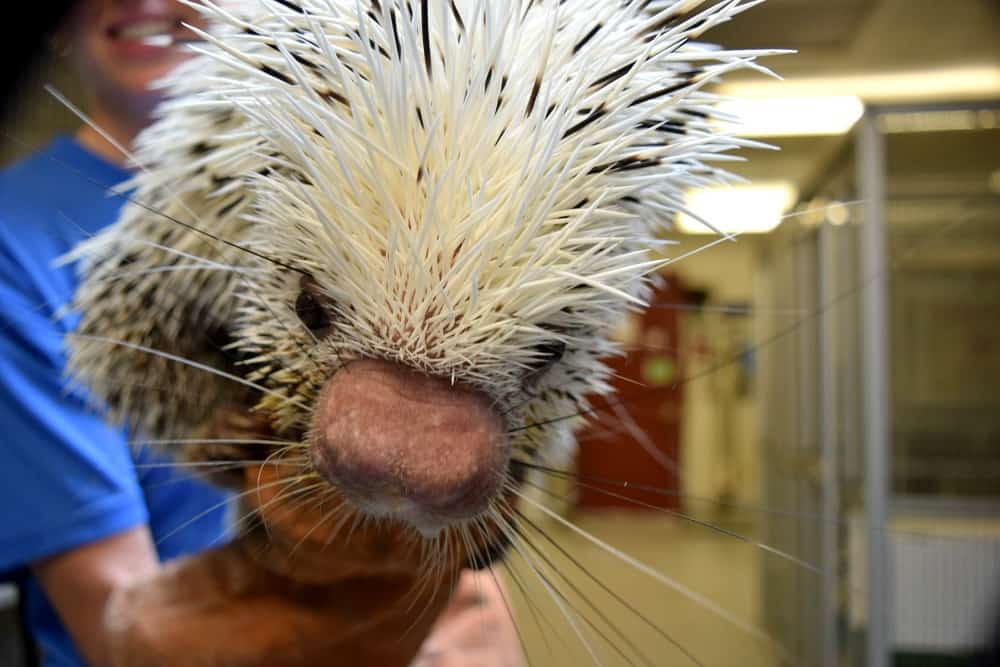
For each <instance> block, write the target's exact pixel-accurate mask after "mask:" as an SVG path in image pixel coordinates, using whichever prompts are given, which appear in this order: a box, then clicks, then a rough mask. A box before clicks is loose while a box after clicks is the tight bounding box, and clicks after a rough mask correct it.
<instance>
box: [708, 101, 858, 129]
mask: <svg viewBox="0 0 1000 667" xmlns="http://www.w3.org/2000/svg"><path fill="white" fill-rule="evenodd" d="M719 110H720V111H721V112H723V113H725V114H727V115H728V116H731V117H732V118H733V119H734V123H733V124H732V131H733V132H734V133H735V134H737V135H739V136H741V137H791V136H817V135H840V134H846V133H847V132H849V131H850V129H851V128H852V127H854V124H855V123H856V122H858V119H860V118H861V115H862V114H864V112H865V105H864V103H863V102H862V101H861V99H860V98H858V97H854V96H851V95H841V96H836V97H829V96H826V97H795V98H787V97H774V98H772V97H768V98H747V99H734V100H726V101H724V102H720V103H719Z"/></svg>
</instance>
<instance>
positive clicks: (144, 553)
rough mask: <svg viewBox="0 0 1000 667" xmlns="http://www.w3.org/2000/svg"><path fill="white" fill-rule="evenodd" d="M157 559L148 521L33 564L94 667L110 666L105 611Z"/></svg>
mask: <svg viewBox="0 0 1000 667" xmlns="http://www.w3.org/2000/svg"><path fill="white" fill-rule="evenodd" d="M158 567H159V562H158V559H157V556H156V550H155V548H154V546H153V540H152V538H151V536H150V534H149V529H148V528H147V527H146V525H144V524H143V525H139V526H135V527H133V528H130V529H128V530H126V531H124V532H122V533H118V534H116V535H112V536H110V537H107V538H104V539H101V540H97V541H96V542H92V543H90V544H86V545H83V546H80V547H77V548H75V549H71V550H69V551H66V552H63V553H60V554H57V555H54V556H50V557H48V558H44V559H42V560H39V561H37V562H35V563H33V564H32V571H33V572H34V574H35V576H36V577H37V578H38V581H39V583H40V584H41V586H42V589H43V590H44V591H45V594H46V595H47V596H48V598H49V600H50V601H51V602H52V604H53V606H54V607H55V609H56V611H57V613H58V614H59V617H60V619H61V620H62V622H63V624H64V625H65V626H66V629H67V631H68V632H69V634H70V636H71V637H72V638H73V641H74V643H75V644H76V646H77V649H78V650H79V651H80V653H81V654H82V655H83V658H84V659H85V660H86V662H87V664H88V665H91V667H108V666H109V665H111V664H112V663H111V655H110V644H109V641H108V634H107V632H106V631H105V613H104V612H105V609H106V608H107V602H108V599H109V597H110V595H111V593H112V591H113V590H115V589H116V588H121V587H126V586H128V585H130V584H132V583H134V582H136V581H139V580H141V579H144V578H146V577H149V576H152V575H153V574H154V573H155V572H156V570H157V568H158Z"/></svg>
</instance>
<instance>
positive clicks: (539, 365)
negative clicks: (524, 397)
mask: <svg viewBox="0 0 1000 667" xmlns="http://www.w3.org/2000/svg"><path fill="white" fill-rule="evenodd" d="M535 352H536V356H535V358H534V360H533V361H532V362H531V363H530V364H529V366H528V374H527V375H525V377H524V381H525V382H526V383H531V382H534V381H536V380H538V378H540V377H542V376H543V375H544V374H545V371H547V370H549V369H550V368H552V366H554V365H555V364H556V363H557V362H558V361H559V360H560V359H562V358H563V355H564V354H566V343H564V342H563V341H561V340H554V341H551V342H548V343H542V344H541V345H539V346H538V347H536V348H535Z"/></svg>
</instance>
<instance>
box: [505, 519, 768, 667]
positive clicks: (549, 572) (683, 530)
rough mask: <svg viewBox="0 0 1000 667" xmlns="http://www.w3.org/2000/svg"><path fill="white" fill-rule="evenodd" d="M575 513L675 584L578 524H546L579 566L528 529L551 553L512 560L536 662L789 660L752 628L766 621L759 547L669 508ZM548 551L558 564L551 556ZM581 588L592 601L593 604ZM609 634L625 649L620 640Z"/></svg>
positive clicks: (573, 666) (552, 666)
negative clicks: (668, 512)
mask: <svg viewBox="0 0 1000 667" xmlns="http://www.w3.org/2000/svg"><path fill="white" fill-rule="evenodd" d="M575 522H576V523H577V524H578V525H579V526H580V527H581V528H583V529H585V530H587V531H589V532H590V533H592V534H593V535H595V536H596V537H598V538H599V539H601V540H603V541H605V542H607V543H608V544H610V545H614V546H615V547H618V548H621V549H622V550H623V551H624V552H627V553H628V554H629V555H630V556H631V557H633V558H634V559H635V560H636V561H639V562H641V563H644V564H645V565H648V566H649V567H650V568H651V569H654V570H656V571H657V572H660V573H663V575H664V577H669V578H670V579H671V580H673V581H674V582H676V585H675V586H673V587H672V586H671V585H669V584H664V583H661V582H657V581H656V580H655V579H654V578H652V577H650V576H649V575H647V574H645V573H643V572H640V571H639V570H638V569H637V568H636V567H633V566H630V565H629V564H627V563H625V562H623V561H622V560H621V559H618V558H615V557H613V556H610V555H608V554H607V553H606V552H605V551H604V550H603V549H601V548H600V547H599V546H597V545H595V544H594V543H592V542H590V541H588V540H587V539H586V538H584V537H582V536H581V535H579V534H577V533H575V532H573V531H572V530H571V529H570V528H567V527H565V526H560V525H558V524H556V523H555V522H554V521H552V520H548V521H546V522H545V524H543V525H544V528H545V532H546V533H547V534H548V535H549V536H550V537H551V538H552V539H553V541H554V542H555V543H558V544H559V546H560V547H561V548H562V549H563V550H565V552H566V553H568V554H570V555H572V558H573V559H575V560H576V561H577V563H579V567H578V566H577V565H576V564H574V563H573V562H571V561H570V560H569V559H568V558H567V557H566V556H565V555H564V554H563V553H562V552H561V551H560V549H559V548H557V547H555V546H553V544H552V543H549V542H547V541H546V540H545V538H543V537H540V536H539V534H538V533H537V532H536V533H533V534H532V533H529V535H531V536H532V538H533V541H534V542H536V543H537V544H538V545H539V547H540V548H541V550H542V552H543V553H544V558H543V557H542V556H540V555H538V554H537V553H534V552H530V551H529V550H528V549H524V551H523V552H522V556H521V557H518V558H514V559H513V560H512V563H511V565H510V568H511V570H512V572H513V578H514V579H515V580H516V581H515V582H512V583H511V588H512V589H513V590H512V592H511V598H512V599H513V606H514V607H515V610H516V614H517V617H518V623H519V628H520V631H521V634H522V636H523V640H524V643H525V645H526V647H527V650H528V654H529V659H530V664H531V665H533V666H534V667H564V666H565V667H584V666H586V665H606V666H608V667H611V666H618V665H657V666H659V665H699V664H700V665H704V666H705V667H713V666H723V665H737V666H739V667H770V666H772V665H777V664H779V663H780V661H779V660H778V659H777V658H776V655H777V653H776V652H775V651H774V648H773V646H771V645H769V643H768V641H767V640H762V639H760V638H757V637H754V636H753V635H752V634H751V633H750V632H748V631H747V630H746V628H747V627H759V617H760V609H759V605H760V593H759V585H760V573H759V567H760V554H759V552H757V551H756V550H754V548H753V547H750V546H747V545H745V544H743V543H741V542H739V541H737V540H734V539H733V538H731V537H726V536H724V535H721V534H719V533H717V532H713V531H711V530H708V529H706V528H704V527H699V526H694V525H691V524H683V523H680V522H679V521H678V520H675V519H672V518H670V517H664V516H662V515H643V514H636V513H629V514H626V513H621V514H599V515H586V516H581V517H576V518H575ZM524 553H530V557H531V559H532V560H533V561H534V562H535V563H536V564H537V565H538V566H539V568H540V569H542V570H543V571H544V573H545V576H546V579H547V580H548V582H550V583H549V584H548V585H551V586H552V587H553V588H555V587H558V588H559V590H560V591H565V593H564V595H565V599H561V600H559V602H558V603H557V602H554V601H553V597H554V596H553V595H552V594H551V593H548V592H547V590H546V586H547V585H546V584H544V583H542V582H541V580H540V579H539V577H537V576H536V575H534V574H533V573H531V572H530V571H529V569H528V568H527V567H526V565H525V563H524V559H523V554H524ZM545 558H547V559H549V561H550V564H545ZM553 568H554V569H555V572H554V571H553ZM583 570H586V573H584V572H583ZM588 573H589V574H588ZM590 576H593V578H594V579H597V580H600V581H601V582H602V583H603V584H605V585H606V586H607V587H608V588H609V589H611V590H613V591H614V592H615V593H617V594H618V595H620V596H622V599H623V600H625V601H626V602H627V603H628V604H629V605H630V606H632V607H634V608H635V609H637V610H638V611H639V612H641V614H642V615H643V616H644V617H645V618H646V619H647V621H649V623H647V622H646V621H644V620H642V619H641V618H639V616H638V615H637V614H635V613H632V612H631V611H630V610H629V609H627V608H626V607H625V606H624V605H623V604H621V603H620V602H618V601H616V600H615V598H614V597H613V596H612V595H610V594H608V593H607V592H605V591H603V590H602V588H601V586H600V585H598V584H597V583H595V581H594V579H591V578H590ZM562 577H566V578H567V579H566V580H564V579H562ZM567 580H568V581H570V582H572V584H568V583H567ZM573 587H576V589H577V590H578V591H579V593H582V594H583V595H584V596H586V597H587V598H588V599H589V600H590V603H589V605H588V603H586V602H584V601H583V600H582V598H581V596H580V594H579V593H577V592H575V591H574V589H573ZM681 590H684V591H688V592H689V593H690V595H684V594H682V593H681V592H680V591H681ZM525 593H527V598H530V600H531V602H530V603H529V602H527V601H526V599H525V598H526V596H525ZM691 596H697V597H700V598H701V599H702V600H704V601H705V602H706V603H705V604H702V603H700V602H697V601H694V600H693V599H692V597H691ZM708 605H714V606H715V607H716V608H717V610H718V611H717V612H716V611H713V610H712V609H709V608H708ZM560 607H562V608H563V609H566V610H568V609H570V608H572V609H574V610H576V611H575V612H571V613H569V614H568V615H569V616H570V617H571V618H573V619H574V621H573V624H571V623H570V622H569V621H567V620H566V614H564V613H563V611H562V610H561V609H560ZM602 616H603V617H604V619H603V620H602ZM724 616H728V617H729V618H728V619H727V618H724ZM582 618H586V619H587V620H582ZM591 623H592V624H593V625H590V624H591ZM574 624H575V626H576V627H575V628H574ZM609 624H610V625H613V626H614V627H615V628H617V630H613V629H611V628H610V627H609ZM652 625H655V628H654V627H651V626H652ZM740 625H742V626H744V628H741V627H738V626H740ZM619 631H620V633H621V634H618V633H619ZM661 632H662V634H661ZM602 634H603V635H604V636H605V637H606V638H607V639H608V640H610V643H613V644H614V645H615V646H616V647H617V649H615V648H611V646H610V643H609V641H606V640H604V639H602V638H601V635H602ZM674 642H676V645H674ZM587 644H589V645H590V649H589V650H588V648H587ZM678 645H679V647H680V648H679V647H678ZM591 652H592V653H591ZM685 653H686V654H687V655H685ZM639 654H641V656H643V657H640V655H639Z"/></svg>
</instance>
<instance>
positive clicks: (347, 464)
mask: <svg viewBox="0 0 1000 667" xmlns="http://www.w3.org/2000/svg"><path fill="white" fill-rule="evenodd" d="M311 455H312V459H313V464H314V465H315V467H316V470H317V471H318V472H319V473H320V474H321V475H322V476H323V477H325V478H326V479H327V480H328V481H329V482H330V483H331V484H333V485H334V486H336V487H337V488H338V489H339V490H340V491H341V492H342V493H343V494H344V495H345V496H347V498H348V499H349V500H351V501H352V502H354V503H355V504H356V505H358V506H359V507H360V509H362V510H364V511H367V512H369V513H371V514H376V515H385V514H392V515H394V516H397V517H399V518H402V519H404V520H407V521H409V522H410V523H411V524H413V525H414V526H415V527H416V528H417V529H418V530H420V531H421V532H423V533H425V534H428V535H431V534H434V533H436V532H437V531H439V530H441V529H442V528H444V527H445V526H447V525H448V524H449V523H451V522H455V521H460V520H463V519H470V518H473V517H475V516H477V515H478V514H480V513H481V512H483V511H484V510H485V509H486V508H487V507H488V506H489V504H490V502H491V500H492V499H493V498H494V497H495V496H496V495H497V494H498V493H499V492H500V489H501V486H502V484H503V479H504V476H505V472H506V468H507V464H508V461H509V459H510V441H509V438H508V436H507V433H506V429H505V425H504V422H503V419H502V418H501V417H500V415H499V413H497V411H496V410H495V409H494V408H492V407H491V401H490V400H489V398H488V397H487V396H485V395H484V394H482V393H480V392H477V391H474V390H472V389H469V388H466V387H462V386H453V385H452V384H451V383H450V382H448V381H446V380H443V379H441V378H435V377H429V376H427V375H424V374H422V373H419V372H416V371H413V370H410V369H407V368H405V367H403V366H400V365H397V364H393V363H390V362H387V361H381V360H375V359H365V360H361V361H357V362H354V363H351V364H349V365H347V366H346V367H344V368H343V369H341V370H339V371H337V372H336V373H335V374H334V375H333V377H331V378H330V379H329V380H328V381H327V383H326V386H324V388H323V390H322V391H321V393H320V396H319V399H318V404H317V408H316V412H315V414H314V417H313V424H312V442H311Z"/></svg>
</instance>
